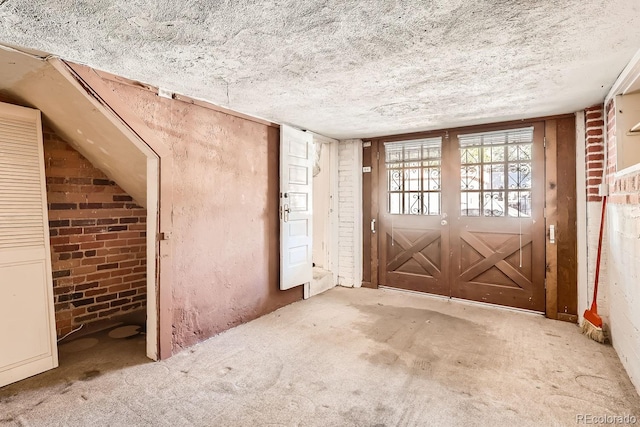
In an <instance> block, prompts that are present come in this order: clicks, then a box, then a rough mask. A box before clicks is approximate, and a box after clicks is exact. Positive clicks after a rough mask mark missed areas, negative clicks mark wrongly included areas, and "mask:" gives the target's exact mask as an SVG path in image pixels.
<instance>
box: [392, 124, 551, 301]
mask: <svg viewBox="0 0 640 427" xmlns="http://www.w3.org/2000/svg"><path fill="white" fill-rule="evenodd" d="M543 132H544V126H543V125H542V123H534V124H530V125H527V126H521V127H519V128H516V129H496V130H490V131H486V132H480V133H452V134H442V135H439V136H438V135H437V136H435V137H433V138H427V139H422V140H416V141H404V142H398V143H386V144H384V145H382V144H380V146H381V147H383V156H381V159H384V164H383V165H381V166H382V167H381V168H380V169H381V170H380V177H379V181H380V184H381V185H380V192H379V197H380V200H381V201H383V203H380V215H379V218H380V225H381V229H380V233H381V239H380V240H379V242H380V247H379V253H380V262H379V278H380V280H379V281H380V284H382V285H386V286H390V287H397V288H402V289H409V290H414V291H421V292H428V293H434V294H439V295H447V296H452V297H458V298H464V299H470V300H475V301H481V302H487V303H493V304H499V305H506V306H511V307H518V308H525V309H529V310H535V311H543V310H544V306H545V293H544V269H545V261H544V245H545V226H544V214H543V209H544V148H543V137H544V135H543ZM436 148H437V149H438V150H436V151H434V152H427V151H429V150H435V149H436ZM434 153H435V154H434ZM434 177H436V178H434ZM436 205H437V206H436Z"/></svg>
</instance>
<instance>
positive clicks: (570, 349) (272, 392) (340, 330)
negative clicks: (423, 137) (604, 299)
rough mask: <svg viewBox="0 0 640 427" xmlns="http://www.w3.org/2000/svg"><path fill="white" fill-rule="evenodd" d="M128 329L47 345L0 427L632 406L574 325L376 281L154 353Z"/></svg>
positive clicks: (364, 418) (313, 422)
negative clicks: (147, 353)
mask: <svg viewBox="0 0 640 427" xmlns="http://www.w3.org/2000/svg"><path fill="white" fill-rule="evenodd" d="M139 332H140V331H139V330H137V329H136V328H135V327H130V328H124V329H123V328H122V327H120V328H116V329H112V330H109V331H104V332H101V333H97V334H93V335H90V336H85V337H82V338H80V339H77V340H75V341H71V342H68V343H66V344H63V345H61V346H60V348H59V353H60V368H58V369H56V370H53V371H50V372H47V373H44V374H41V375H38V376H36V377H33V378H30V379H27V380H24V381H21V382H19V383H16V384H13V385H10V386H7V387H4V388H1V389H0V425H2V426H172V427H178V426H191V425H193V426H324V427H326V426H502V425H504V426H554V425H557V426H571V425H576V421H577V420H578V418H577V417H580V416H583V417H585V416H602V415H615V416H635V417H637V418H638V419H639V421H638V423H640V398H639V397H638V394H637V393H636V391H635V389H634V387H633V385H632V384H631V382H630V380H629V378H628V377H627V375H626V373H625V371H624V369H623V367H622V365H621V363H620V361H619V360H618V358H617V356H616V354H615V351H614V350H613V348H612V347H611V346H606V345H601V344H598V343H595V342H593V341H590V340H589V339H587V338H585V337H584V336H582V335H581V334H580V332H579V328H578V327H577V326H576V325H572V324H568V323H563V322H558V321H552V320H548V319H545V318H543V317H542V316H538V315H532V314H527V313H518V312H513V311H507V310H501V309H495V308H487V307H482V306H474V305H469V304H466V303H461V302H456V301H447V300H441V299H436V298H431V297H426V296H422V295H416V294H409V293H403V292H398V291H390V290H368V289H345V288H336V289H332V290H330V291H328V292H326V293H324V294H322V295H319V296H316V297H313V298H311V299H310V300H307V301H301V302H298V303H295V304H292V305H290V306H287V307H284V308H283V309H280V310H278V311H276V312H274V313H272V314H270V315H267V316H264V317H262V318H260V319H257V320H255V321H253V322H250V323H248V324H245V325H242V326H239V327H236V328H234V329H232V330H229V331H227V332H225V333H223V334H221V335H219V336H217V337H214V338H212V339H210V340H208V341H206V342H204V343H201V344H199V345H197V346H195V347H193V348H191V349H188V350H186V351H184V352H182V353H179V354H177V355H175V356H174V357H172V358H170V359H169V360H166V361H163V362H156V363H154V362H150V361H148V360H147V359H146V358H145V357H144V339H145V336H144V335H143V334H141V333H139Z"/></svg>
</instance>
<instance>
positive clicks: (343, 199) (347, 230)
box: [338, 139, 362, 287]
mask: <svg viewBox="0 0 640 427" xmlns="http://www.w3.org/2000/svg"><path fill="white" fill-rule="evenodd" d="M338 224H339V226H338V284H339V285H341V286H355V287H358V286H361V285H362V141H361V140H359V139H350V140H345V141H340V142H339V144H338Z"/></svg>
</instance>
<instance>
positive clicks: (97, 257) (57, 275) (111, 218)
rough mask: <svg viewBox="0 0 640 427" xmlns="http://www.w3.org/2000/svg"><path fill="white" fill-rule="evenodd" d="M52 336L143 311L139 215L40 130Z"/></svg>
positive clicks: (137, 209)
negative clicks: (52, 300) (52, 304)
mask: <svg viewBox="0 0 640 427" xmlns="http://www.w3.org/2000/svg"><path fill="white" fill-rule="evenodd" d="M43 136H44V157H45V171H46V172H45V173H46V177H47V199H48V204H49V228H50V233H51V258H52V259H51V261H52V271H53V289H54V295H55V309H56V330H57V333H58V336H61V335H64V334H66V333H68V332H70V331H71V330H72V329H75V328H76V327H78V326H79V325H82V324H89V323H94V322H97V321H103V320H106V319H109V318H111V317H113V316H117V315H120V314H124V313H125V312H127V313H128V312H131V311H134V310H139V309H144V308H145V304H146V210H145V209H144V208H141V207H140V206H138V205H137V204H136V203H135V202H134V201H133V200H132V199H131V197H130V196H128V195H127V194H126V193H125V192H124V191H123V190H122V189H121V188H120V187H118V186H117V185H116V184H115V183H114V182H112V181H110V180H109V179H108V178H107V177H106V176H105V175H104V174H103V173H102V172H101V171H100V170H98V169H96V168H95V167H94V166H93V165H92V164H91V163H90V162H89V161H88V160H87V159H85V158H84V157H83V156H82V155H81V154H80V153H78V152H77V151H76V150H74V149H73V148H72V147H71V146H70V145H68V144H67V143H66V142H65V141H63V140H62V139H60V138H59V137H58V136H57V135H56V134H55V133H54V132H53V131H51V130H49V129H47V128H45V129H44V135H43Z"/></svg>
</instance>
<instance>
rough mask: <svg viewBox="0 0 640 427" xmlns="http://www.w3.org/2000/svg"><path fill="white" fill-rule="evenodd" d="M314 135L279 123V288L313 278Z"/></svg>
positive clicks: (300, 283) (291, 286)
mask: <svg viewBox="0 0 640 427" xmlns="http://www.w3.org/2000/svg"><path fill="white" fill-rule="evenodd" d="M312 177H313V136H312V135H311V134H310V133H307V132H303V131H301V130H298V129H294V128H292V127H289V126H285V125H282V126H280V289H282V290H284V289H290V288H293V287H294V286H298V285H302V284H305V283H311V280H312V278H313V262H312V253H313V240H312V235H313V221H312V219H313V218H312V213H313V207H312V206H313V197H312V196H313V194H312V188H313V182H312Z"/></svg>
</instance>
